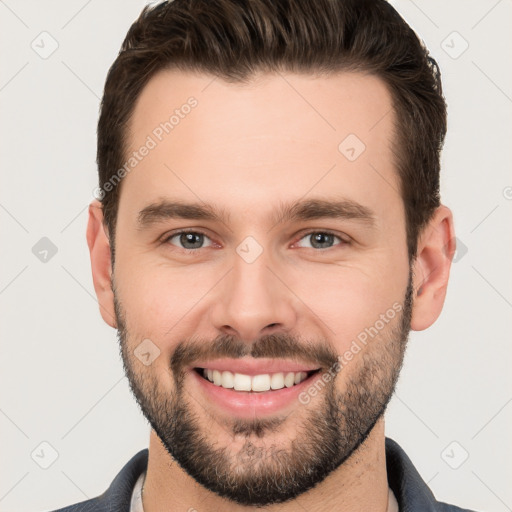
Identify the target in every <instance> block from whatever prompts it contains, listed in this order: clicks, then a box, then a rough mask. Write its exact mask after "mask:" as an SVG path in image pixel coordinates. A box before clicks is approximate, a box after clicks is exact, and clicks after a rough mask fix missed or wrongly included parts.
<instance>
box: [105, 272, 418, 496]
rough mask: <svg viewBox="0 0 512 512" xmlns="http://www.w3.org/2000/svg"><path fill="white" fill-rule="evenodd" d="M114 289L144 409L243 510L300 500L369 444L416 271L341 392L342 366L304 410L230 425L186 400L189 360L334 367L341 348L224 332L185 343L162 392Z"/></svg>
mask: <svg viewBox="0 0 512 512" xmlns="http://www.w3.org/2000/svg"><path fill="white" fill-rule="evenodd" d="M113 291H114V305H115V313H116V319H117V328H118V338H119V343H120V352H121V357H122V360H123V366H124V370H125V373H126V376H127V378H128V381H129V384H130V388H131V390H132V393H133V394H134V396H135V398H136V401H137V403H138V405H139V407H140V409H141V411H142V413H143V415H144V416H145V417H146V419H147V420H148V421H149V423H150V425H151V427H152V428H153V430H154V431H155V432H156V433H157V435H158V437H159V438H160V440H161V442H162V444H163V446H164V447H165V449H166V450H167V452H168V453H169V455H170V456H171V457H172V459H174V461H176V462H177V463H178V464H179V465H180V466H181V468H182V469H183V470H184V471H185V472H186V473H188V475H190V476H191V477H192V478H194V479H195V480H196V481H197V482H198V483H200V484H201V485H202V486H203V487H205V488H206V489H208V490H209V491H211V492H213V493H216V494H217V495H219V496H221V497H222V498H225V499H227V500H230V501H232V502H235V503H238V504H240V505H247V506H250V505H253V506H265V505H271V504H277V503H283V502H286V501H289V500H292V499H295V498H297V497H298V496H299V495H301V494H302V493H304V492H306V491H308V490H309V489H311V488H313V487H314V486H315V485H317V484H318V483H320V482H322V481H323V480H324V479H325V478H326V477H327V476H328V475H329V474H330V473H331V472H333V471H334V470H336V469H337V468H338V467H340V466H341V465H342V464H343V463H344V462H345V461H346V460H347V459H348V458H349V457H350V456H351V455H352V454H353V453H354V452H355V451H356V450H357V449H358V448H359V446H360V445H361V444H362V443H363V442H364V441H365V440H366V438H367V437H368V435H369V434H370V432H371V431H372V429H373V427H374V426H375V424H376V423H377V421H378V420H379V419H380V418H381V417H382V416H383V414H384V412H385V410H386V407H387V405H388V403H389V401H390V399H391V397H392V395H393V393H394V390H395V386H396V382H397V380H398V376H399V374H400V370H401V368H402V363H403V358H404V354H405V349H406V345H407V338H408V335H409V331H410V321H411V313H412V297H413V285H412V269H410V272H409V282H408V285H407V291H406V294H405V297H404V301H403V308H402V310H401V312H400V313H399V314H398V315H397V316H398V317H397V318H396V319H395V322H394V323H393V324H392V325H390V326H388V327H387V328H386V329H384V332H382V333H379V334H378V335H377V336H375V339H372V340H371V341H369V343H368V345H367V346H366V347H365V348H364V349H363V350H361V351H360V352H359V353H357V355H355V357H354V359H353V360H352V361H351V362H350V363H348V365H350V366H351V368H350V370H351V373H350V379H349V380H347V379H346V381H345V382H343V381H342V384H341V385H340V386H339V388H342V391H341V390H338V389H337V387H336V382H337V381H338V380H339V379H340V375H341V376H342V377H341V378H343V374H344V369H342V370H341V371H340V372H339V373H337V374H336V375H335V377H334V378H333V379H331V380H330V381H329V382H327V383H325V386H324V388H323V390H322V391H321V392H320V393H318V395H317V397H316V398H317V400H316V401H311V402H310V403H309V405H308V407H306V406H304V405H303V403H302V404H301V403H300V402H299V403H297V404H296V408H295V410H294V411H293V412H292V413H290V414H289V415H288V416H282V415H281V416H277V415H274V416H272V417H271V418H263V417H257V416H256V415H255V417H253V418H250V419H247V418H244V419H241V418H232V419H231V420H230V421H226V420H221V419H220V418H217V417H212V416H211V415H208V414H207V413H206V411H204V414H197V413H196V412H195V411H194V406H195V408H196V409H198V408H200V406H199V405H198V404H197V401H195V400H193V399H190V400H188V399H187V395H189V394H188V393H187V391H186V388H185V387H184V380H185V378H186V375H187V374H186V372H185V368H186V367H187V365H190V364H192V363H193V362H194V361H197V360H200V359H201V360H209V359H215V358H218V357H232V358H238V357H243V356H252V357H255V358H258V357H265V358H288V359H296V360H297V359H299V358H300V360H302V361H311V362H314V363H318V365H317V367H321V369H322V370H323V369H325V370H328V369H330V368H333V367H335V366H336V363H337V362H338V361H339V356H338V354H337V353H336V352H335V351H334V350H333V348H332V347H331V345H329V344H328V343H315V344H313V343H303V342H301V341H300V340H298V339H295V338H293V337H291V336H288V335H285V334H284V333H283V334H273V335H269V336H263V337H261V338H260V339H258V340H257V341H256V342H254V343H253V344H249V343H247V342H243V341H241V340H239V339H237V338H235V337H233V336H219V337H218V338H216V339H215V340H213V341H212V340H200V341H197V340H195V341H194V340H188V341H182V342H180V343H178V344H177V345H176V348H175V350H174V352H173V355H172V357H171V361H170V364H169V368H168V369H167V368H166V370H167V371H168V372H169V373H170V374H171V375H172V378H173V380H174V388H175V389H174V390H169V389H164V388H163V386H162V383H161V382H159V380H158V378H157V374H156V372H155V371H154V370H153V371H151V369H152V366H149V367H144V368H142V369H141V370H140V371H139V370H138V368H141V364H140V361H139V360H138V359H136V358H135V357H134V356H133V350H134V348H135V347H136V346H137V344H138V343H140V340H139V341H137V340H135V339H134V336H131V335H130V333H129V332H128V330H127V327H126V326H127V318H126V315H125V313H124V311H123V309H122V307H121V303H120V301H118V300H117V297H116V293H115V286H113ZM338 364H339V363H338ZM352 365H354V366H352ZM338 369H339V366H338ZM165 376H167V374H166V375H165ZM189 378H190V376H189ZM163 381H164V379H162V382H163ZM324 382H325V381H324ZM191 398H192V397H191ZM299 413H301V414H302V415H303V416H304V419H300V418H299V422H298V427H297V428H296V430H295V432H294V433H293V435H292V433H291V429H290V436H289V439H288V440H287V442H288V444H287V446H286V447H284V448H283V446H282V445H281V446H279V447H277V446H276V444H275V443H274V444H273V443H272V442H271V441H272V433H274V432H278V431H279V429H280V427H281V426H282V425H285V422H286V421H287V420H289V418H290V417H291V416H294V415H296V414H299ZM205 419H208V420H209V421H215V422H216V423H217V424H218V426H219V427H221V428H223V429H224V430H226V431H227V433H228V436H229V437H230V438H231V439H233V438H234V437H235V436H239V437H241V438H242V439H243V440H244V442H243V444H242V446H241V447H240V448H239V449H238V451H236V450H235V449H233V446H234V445H231V444H230V443H229V442H227V443H226V445H225V446H220V447H219V441H218V439H217V438H214V437H213V436H212V435H211V434H210V433H209V432H210V431H211V428H210V427H209V426H207V422H206V421H205ZM295 419H297V418H295ZM221 421H222V422H221Z"/></svg>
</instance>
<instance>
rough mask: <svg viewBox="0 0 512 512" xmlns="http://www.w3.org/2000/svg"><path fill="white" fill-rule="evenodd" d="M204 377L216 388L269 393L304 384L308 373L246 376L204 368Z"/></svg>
mask: <svg viewBox="0 0 512 512" xmlns="http://www.w3.org/2000/svg"><path fill="white" fill-rule="evenodd" d="M203 375H204V376H205V377H206V378H207V379H208V380H209V381H210V382H213V383H214V384H215V385H216V386H222V387H223V388H226V389H235V391H268V390H269V389H281V388H284V387H285V386H286V387H287V388H291V387H292V386H293V385H295V384H299V383H300V382H302V381H303V380H304V379H305V378H306V377H307V376H308V374H307V373H306V372H288V373H286V374H285V373H272V374H270V373H264V374H262V375H253V376H251V375H244V374H243V373H232V372H230V371H227V370H226V371H222V372H221V371H219V370H211V369H209V368H208V369H207V368H204V369H203Z"/></svg>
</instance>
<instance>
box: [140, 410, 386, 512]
mask: <svg viewBox="0 0 512 512" xmlns="http://www.w3.org/2000/svg"><path fill="white" fill-rule="evenodd" d="M387 504H388V481H387V472H386V452H385V436H384V419H383V418H381V419H380V420H379V421H378V422H377V423H376V425H375V427H374V428H373V430H372V431H371V433H370V435H369V436H368V437H367V439H366V440H365V442H364V443H363V444H362V445H361V446H360V447H359V448H358V449H357V450H356V451H355V452H354V453H353V454H352V456H351V457H349V459H347V460H346V461H345V462H344V463H343V464H342V465H341V466H340V467H339V468H338V469H336V470H335V471H333V472H332V473H331V474H330V475H329V476H328V477H327V478H326V479H325V480H323V481H322V482H320V483H319V484H318V485H317V486H315V487H313V488H312V489H310V490H309V491H307V492H305V493H304V494H302V495H300V496H298V497H297V498H296V499H295V500H292V501H289V502H286V503H281V504H278V505H270V506H268V507H265V510H267V511H268V512H277V511H279V512H289V511H296V510H297V509H298V508H299V509H301V510H302V509H304V510H308V511H310V512H316V511H325V510H337V511H340V512H349V511H350V512H363V511H367V510H372V511H375V512H386V510H387ZM143 506H144V512H158V511H160V510H194V509H196V510H200V511H201V512H213V511H216V510H223V511H226V512H245V511H249V510H254V508H255V507H247V506H243V505H238V504H237V503H233V502H231V501H228V500H226V499H225V498H221V497H220V496H218V495H216V494H214V493H212V492H210V491H209V490H207V489H206V488H204V487H203V486H201V485H200V484H198V483H197V482H196V481H195V480H194V479H193V478H192V477H190V476H189V475H188V474H187V473H186V472H185V471H184V470H183V469H182V468H181V467H180V466H179V465H178V464H177V463H176V461H175V460H174V459H173V458H172V457H171V456H170V455H169V453H168V452H167V450H166V449H165V447H164V446H163V444H162V443H161V441H160V439H159V437H158V436H157V435H156V433H155V431H154V430H152V431H151V436H150V443H149V460H148V467H147V472H146V479H145V482H144V488H143Z"/></svg>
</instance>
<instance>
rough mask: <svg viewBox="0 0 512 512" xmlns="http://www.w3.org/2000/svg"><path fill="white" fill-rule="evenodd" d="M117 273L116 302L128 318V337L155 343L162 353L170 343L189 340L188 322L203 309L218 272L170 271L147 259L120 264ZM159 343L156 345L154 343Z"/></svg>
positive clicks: (190, 269) (173, 269) (168, 268)
mask: <svg viewBox="0 0 512 512" xmlns="http://www.w3.org/2000/svg"><path fill="white" fill-rule="evenodd" d="M118 269H119V271H118V270H116V283H117V282H118V283H119V284H118V286H117V288H118V290H117V291H118V293H117V295H118V299H119V300H121V302H122V306H123V309H124V311H125V312H126V315H127V318H128V328H129V330H130V335H133V336H138V337H141V336H142V337H147V338H150V339H154V340H155V341H156V342H157V343H158V345H159V346H160V348H161V349H162V350H164V351H168V350H170V347H166V346H165V344H166V343H168V342H169V340H177V339H185V338H187V337H189V336H190V322H191V321H192V319H193V318H194V315H195V314H196V312H197V311H199V310H201V308H202V307H203V300H202V298H203V297H204V295H205V293H206V292H207V291H208V290H209V289H211V288H212V287H213V285H214V284H215V282H216V281H218V272H216V271H215V272H212V271H211V269H210V271H202V270H197V269H193V268H191V267H190V268H186V267H181V268H176V267H175V268H170V267H169V265H165V264H162V263H161V262H157V261H150V260H149V259H145V260H143V263H142V260H139V261H135V260H134V261H128V260H125V261H123V263H122V265H121V264H119V267H118ZM157 340H158V341H157Z"/></svg>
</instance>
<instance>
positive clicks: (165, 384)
mask: <svg viewBox="0 0 512 512" xmlns="http://www.w3.org/2000/svg"><path fill="white" fill-rule="evenodd" d="M445 132H446V105H445V102H444V99H443V96H442V90H441V82H440V74H439V70H438V68H437V65H436V64H435V61H434V60H433V59H432V58H430V57H429V55H428V52H427V50H426V49H425V48H424V46H423V45H422V43H421V42H420V41H419V40H418V38H417V36H416V35H415V34H414V32H413V31H412V30H411V29H410V27H408V26H407V24H406V23H405V22H404V20H403V19H402V18H401V17H400V16H399V15H398V14H397V13H396V11H395V10H394V9H393V8H392V7H391V6H390V5H389V4H388V3H387V2H386V1H384V0H373V1H369V0H368V1H367V0H364V1H362V0H350V1H343V0H316V1H315V2H314V3H313V2H293V1H283V2H275V1H273V0H257V1H251V2H245V1H244V2H241V1H239V0H237V1H234V0H218V1H217V0H215V1H211V2H203V1H198V0H197V1H195V0H188V1H181V0H174V1H173V2H164V3H161V4H158V5H156V6H153V7H146V8H144V10H143V12H142V13H141V15H140V17H139V19H138V20H137V21H136V22H135V23H134V24H133V25H132V27H131V28H130V30H129V32H128V34H127V36H126V39H125V41H124V43H123V46H122V48H121V52H120V54H119V55H118V57H117V59H116V61H115V62H114V64H113V65H112V67H111V69H110V71H109V73H108V76H107V81H106V85H105V91H104V96H103V100H102V105H101V114H100V119H99V124H98V167H99V187H100V195H99V197H100V198H101V202H99V201H94V202H93V203H92V204H91V208H90V219H89V226H88V233H87V238H88V243H89V247H90V251H91V261H92V268H93V278H94V285H95V289H96V293H97V295H98V300H99V303H100V306H101V309H100V310H101V313H102V316H103V318H104V319H105V321H106V322H107V323H109V325H111V326H112V327H115V328H117V329H118V333H119V338H120V348H121V354H122V359H123V363H124V367H125V371H126V373H127V376H128V378H129V381H130V385H131V387H132V390H133V392H134V395H135V397H136V399H137V401H138V403H139V405H140V407H141V409H142V411H143V413H144V414H145V416H146V417H147V419H148V420H149V422H150V424H151V426H152V428H153V429H154V431H155V432H156V433H157V434H158V436H159V437H160V439H161V440H162V444H163V446H165V448H166V450H167V451H168V452H169V454H170V455H171V456H172V457H173V458H174V459H175V460H176V461H177V462H178V463H179V464H180V466H181V467H182V468H183V469H184V470H185V471H186V472H187V473H188V474H189V475H190V476H191V477H193V478H194V479H196V480H197V481H198V482H199V483H201V484H203V485H204V486H205V487H206V488H207V489H209V490H211V491H212V492H215V493H217V494H219V495H220V496H223V497H225V498H227V499H230V500H233V501H236V502H239V503H244V504H261V505H264V504H269V503H278V502H283V501H286V500H288V499H291V498H294V497H296V496H298V495H299V494H300V493H302V492H305V491H306V490H308V489H310V488H311V487H313V486H315V485H317V484H318V483H319V482H321V481H322V480H323V479H325V478H326V477H327V475H329V474H330V473H331V472H333V471H335V470H336V469H337V468H339V467H340V466H341V465H342V464H343V463H344V462H345V461H347V460H348V459H349V458H350V457H351V456H352V455H353V454H354V452H355V451H356V450H357V449H358V447H359V446H361V444H362V443H363V442H364V441H365V440H366V438H367V437H368V435H369V434H370V432H371V431H372V429H373V428H374V426H375V425H376V423H377V422H378V421H379V420H380V419H381V418H382V415H383V413H384V411H385V409H386V406H387V404H388V402H389V400H390V398H391V396H392V393H393V390H394V387H395V384H396V381H397V379H398V375H399V372H400V368H401V365H402V361H403V356H404V353H405V348H406V342H407V338H408V333H409V331H410V329H411V328H412V329H417V330H421V329H425V328H427V327H428V326H429V325H431V324H432V323H433V322H434V321H435V320H436V318H437V317H438V316H439V314H440V312H441V309H442V305H443V302H444V297H445V293H446V287H447V281H448V274H449V268H450V261H451V258H452V256H453V252H454V250H455V247H454V244H453V223H452V218H451V213H450V211H449V210H448V209H447V208H446V207H444V206H443V205H441V203H440V194H439V171H440V151H441V148H442V144H443V140H444V136H445ZM184 229H185V230H188V231H189V233H188V234H187V233H183V232H182V231H183V230H184ZM141 347H142V348H141ZM141 351H142V352H144V353H145V354H149V356H147V357H146V359H145V360H144V361H142V360H143V359H144V358H142V357H139V356H140V353H141ZM219 358H231V359H233V360H234V359H236V360H243V361H254V360H259V361H265V362H268V364H274V363H276V361H277V363H279V361H283V362H284V361H286V362H290V361H295V362H296V363H297V364H303V365H306V366H307V367H308V368H310V369H311V370H312V371H313V370H314V371H315V373H314V374H312V375H311V376H309V375H308V379H310V380H306V381H304V382H303V383H302V384H300V385H301V386H303V388H301V389H302V393H301V395H300V397H299V396H297V397H296V398H297V399H295V400H292V402H290V403H287V404H286V405H285V406H283V407H282V408H280V409H278V410H276V411H273V412H272V413H270V412H268V411H267V412H264V413H263V412H262V410H261V409H260V408H258V407H254V408H249V409H248V410H245V411H244V412H243V413H238V412H234V413H232V414H230V413H229V412H228V411H226V410H225V409H223V408H222V407H221V406H217V405H212V403H210V401H209V400H208V399H207V398H206V395H205V394H204V390H203V387H204V384H203V383H202V382H201V380H204V379H203V377H201V376H200V375H198V372H197V371H196V369H197V368H200V363H202V362H208V363H210V362H212V361H214V360H216V359H219ZM327 375H330V377H326V376H327ZM320 377H321V378H320ZM324 377H325V378H324ZM308 382H309V383H310V384H311V385H313V383H314V385H315V389H316V391H313V392H310V391H311V388H310V387H308ZM322 382H323V384H321V383H322ZM202 386H203V387H202ZM232 393H235V392H234V391H233V392H232ZM276 393H277V392H276Z"/></svg>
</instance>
